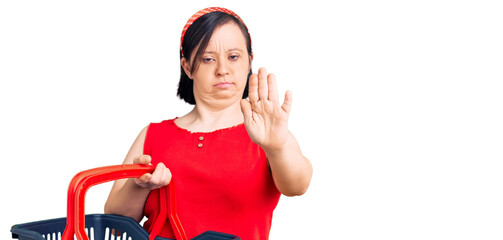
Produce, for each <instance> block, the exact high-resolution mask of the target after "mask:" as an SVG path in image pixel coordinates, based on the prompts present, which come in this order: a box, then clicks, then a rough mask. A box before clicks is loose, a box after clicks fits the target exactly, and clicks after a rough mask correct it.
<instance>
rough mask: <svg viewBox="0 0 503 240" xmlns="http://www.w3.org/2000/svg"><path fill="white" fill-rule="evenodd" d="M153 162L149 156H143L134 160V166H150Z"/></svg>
mask: <svg viewBox="0 0 503 240" xmlns="http://www.w3.org/2000/svg"><path fill="white" fill-rule="evenodd" d="M151 161H152V158H151V157H150V156H149V155H141V156H139V157H137V158H135V159H134V160H133V163H134V164H143V165H148V164H150V162H151Z"/></svg>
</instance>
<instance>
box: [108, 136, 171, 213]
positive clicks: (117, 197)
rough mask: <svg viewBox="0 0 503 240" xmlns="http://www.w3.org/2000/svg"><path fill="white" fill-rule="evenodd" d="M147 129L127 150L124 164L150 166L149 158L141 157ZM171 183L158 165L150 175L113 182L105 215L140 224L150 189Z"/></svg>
mask: <svg viewBox="0 0 503 240" xmlns="http://www.w3.org/2000/svg"><path fill="white" fill-rule="evenodd" d="M147 129H148V127H145V128H144V129H143V130H142V131H141V132H140V134H139V135H138V137H137V138H136V140H135V141H134V143H133V146H131V149H129V152H128V154H127V155H126V159H124V164H145V165H147V164H150V162H151V160H152V159H151V158H150V156H148V155H143V144H144V142H145V136H146V134H147ZM170 181H171V173H170V172H169V169H167V168H166V167H165V166H164V164H162V163H160V164H158V165H157V166H156V169H155V170H154V172H153V173H152V174H150V173H146V174H144V175H143V176H141V177H140V178H136V179H120V180H117V181H115V183H114V185H113V186H112V190H111V191H110V195H109V196H108V199H107V202H106V203H105V213H106V214H117V215H123V216H127V217H131V218H133V219H135V220H136V221H138V222H140V221H141V219H142V218H143V207H144V205H145V201H146V200H147V197H148V195H149V193H150V191H151V190H152V189H156V188H159V187H162V186H165V185H167V184H168V183H169V182H170Z"/></svg>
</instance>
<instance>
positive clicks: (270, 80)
mask: <svg viewBox="0 0 503 240" xmlns="http://www.w3.org/2000/svg"><path fill="white" fill-rule="evenodd" d="M267 89H268V95H269V98H268V99H269V101H272V102H275V103H277V102H279V99H278V87H277V85H276V75H274V74H272V73H271V74H269V75H268V76H267Z"/></svg>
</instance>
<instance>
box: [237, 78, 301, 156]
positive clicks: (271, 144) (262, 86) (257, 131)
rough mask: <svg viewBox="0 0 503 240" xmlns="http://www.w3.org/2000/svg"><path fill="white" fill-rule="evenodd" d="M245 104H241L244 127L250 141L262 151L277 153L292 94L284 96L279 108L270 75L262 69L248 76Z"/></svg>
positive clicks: (284, 137) (285, 126) (274, 85)
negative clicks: (274, 150) (268, 150)
mask: <svg viewBox="0 0 503 240" xmlns="http://www.w3.org/2000/svg"><path fill="white" fill-rule="evenodd" d="M248 97H249V100H246V99H243V100H241V111H242V112H243V115H244V124H245V128H246V131H247V132H248V135H249V136H250V138H251V140H252V141H253V142H255V143H256V144H258V145H259V146H261V147H262V148H263V149H271V150H273V149H279V148H281V147H282V146H283V145H284V144H285V142H286V140H287V137H288V134H289V131H288V117H289V115H290V109H291V106H292V93H291V92H290V91H287V92H286V93H285V100H284V102H283V104H282V105H281V106H280V105H279V98H278V89H277V86H276V77H275V76H274V74H269V75H267V71H266V70H265V68H260V69H259V71H258V74H252V75H251V76H250V82H249V93H248Z"/></svg>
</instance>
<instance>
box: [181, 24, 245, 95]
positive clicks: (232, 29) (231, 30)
mask: <svg viewBox="0 0 503 240" xmlns="http://www.w3.org/2000/svg"><path fill="white" fill-rule="evenodd" d="M196 52H197V49H194V51H193V55H192V57H191V59H193V57H194V55H195V53H196ZM251 59H252V57H251V56H249V55H248V51H247V48H246V40H245V38H244V36H243V32H242V31H241V30H240V29H239V27H238V26H237V25H236V24H235V23H233V22H229V23H226V24H224V25H222V26H220V27H218V28H217V29H215V32H214V33H213V35H212V36H211V38H210V40H209V42H208V46H207V48H206V51H204V53H203V54H202V55H201V59H193V61H192V62H193V63H194V62H197V61H200V64H199V66H198V67H197V69H196V70H195V71H194V72H193V73H192V74H190V71H189V70H190V65H189V64H188V62H187V61H185V59H182V66H183V67H184V70H185V72H186V73H187V75H188V76H189V77H190V78H191V79H193V81H194V97H195V99H196V103H197V102H198V100H202V101H213V100H232V101H240V100H241V98H242V96H243V91H244V89H245V87H246V81H247V78H248V73H249V71H250V64H251Z"/></svg>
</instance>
